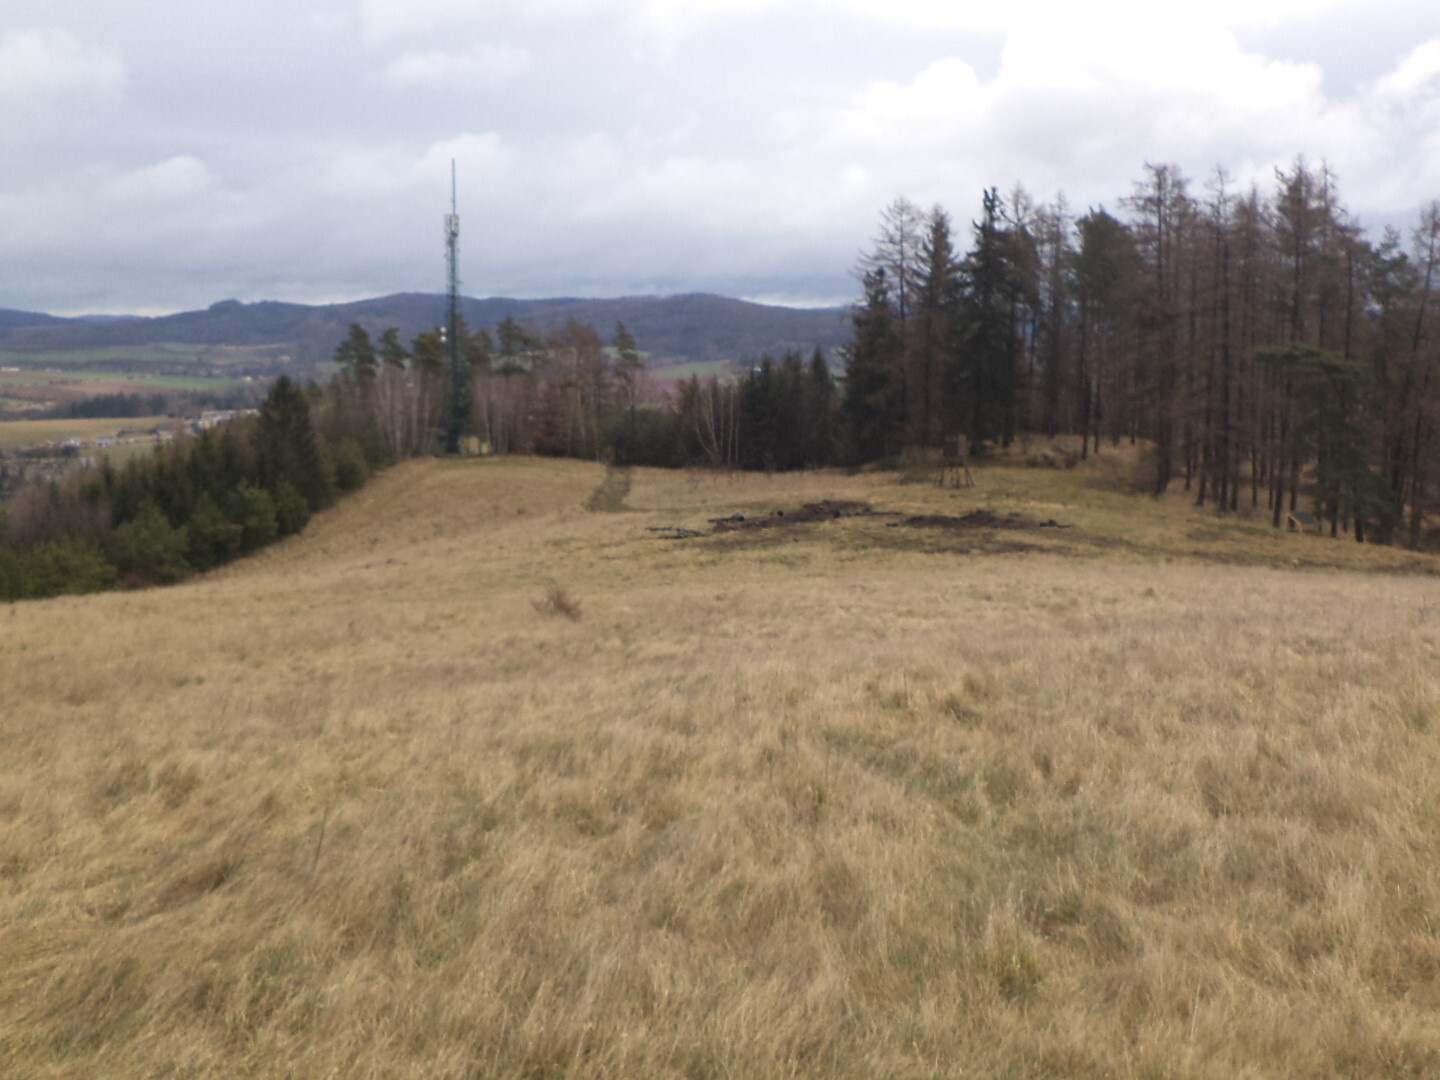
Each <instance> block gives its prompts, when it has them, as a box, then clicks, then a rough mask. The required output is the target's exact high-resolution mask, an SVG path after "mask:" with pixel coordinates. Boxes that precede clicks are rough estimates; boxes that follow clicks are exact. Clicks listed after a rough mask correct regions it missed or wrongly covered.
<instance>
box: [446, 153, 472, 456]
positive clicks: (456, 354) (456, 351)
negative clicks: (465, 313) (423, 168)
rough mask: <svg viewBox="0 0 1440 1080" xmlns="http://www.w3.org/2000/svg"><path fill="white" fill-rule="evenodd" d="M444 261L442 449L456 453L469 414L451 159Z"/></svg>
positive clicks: (458, 449) (458, 248) (451, 164)
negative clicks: (445, 418) (445, 417)
mask: <svg viewBox="0 0 1440 1080" xmlns="http://www.w3.org/2000/svg"><path fill="white" fill-rule="evenodd" d="M445 261H446V268H447V270H448V271H449V279H450V281H449V284H450V310H449V314H448V317H447V320H446V324H445V340H446V342H447V343H448V344H449V346H450V426H449V429H448V430H447V431H446V434H445V452H446V453H447V454H458V453H460V434H461V432H463V431H464V430H465V423H466V421H467V420H468V419H469V417H470V394H469V387H468V385H467V380H466V378H465V371H464V370H463V368H462V367H461V362H460V214H459V210H458V207H457V204H456V201H455V161H454V159H453V158H452V159H451V161H450V213H449V214H447V215H446V217H445Z"/></svg>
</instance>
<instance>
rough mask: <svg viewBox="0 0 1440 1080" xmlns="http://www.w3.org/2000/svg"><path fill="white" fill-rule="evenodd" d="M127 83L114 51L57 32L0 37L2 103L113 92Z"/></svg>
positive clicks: (16, 32) (11, 32)
mask: <svg viewBox="0 0 1440 1080" xmlns="http://www.w3.org/2000/svg"><path fill="white" fill-rule="evenodd" d="M124 81H125V67H124V65H123V64H122V63H121V62H120V58H119V56H118V55H116V54H115V53H114V52H112V51H110V50H108V49H103V48H100V47H98V46H94V45H87V44H85V43H84V42H82V41H80V40H79V39H78V38H76V37H75V36H74V35H72V34H70V33H68V32H66V31H64V30H57V29H31V30H9V31H6V32H5V33H4V34H3V35H0V100H6V99H11V100H17V101H31V102H33V101H35V100H36V99H43V98H50V97H55V96H56V95H59V94H65V93H69V92H85V91H89V92H101V93H104V92H111V91H115V90H118V89H119V88H120V87H121V85H122V84H123V83H124Z"/></svg>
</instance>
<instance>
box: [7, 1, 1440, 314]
mask: <svg viewBox="0 0 1440 1080" xmlns="http://www.w3.org/2000/svg"><path fill="white" fill-rule="evenodd" d="M7 7H8V8H9V9H10V10H9V11H8V12H7V16H6V21H5V26H4V27H3V28H0V43H3V42H5V41H9V40H11V35H14V34H27V33H32V32H33V33H41V34H42V37H41V38H39V39H37V40H43V41H49V42H50V43H51V44H52V45H53V44H54V43H56V42H61V43H65V44H64V45H63V46H58V48H60V51H61V52H64V50H65V49H69V50H71V53H72V54H73V55H80V56H84V57H89V58H91V59H92V60H93V61H94V63H93V64H91V65H90V66H89V67H87V68H86V69H85V71H86V72H87V73H88V74H86V78H88V79H89V82H88V83H87V82H86V81H85V79H79V80H78V81H77V80H75V79H73V78H72V89H71V90H70V91H67V92H65V93H56V94H51V95H48V96H47V95H43V94H27V95H26V96H25V99H24V100H25V102H26V106H27V110H28V112H29V113H30V114H31V115H30V116H28V118H26V117H18V114H17V118H16V119H15V122H12V123H7V124H6V125H5V126H4V127H3V129H0V235H3V236H5V237H6V248H5V250H6V258H5V259H4V260H3V261H0V307H23V308H34V309H39V310H49V311H56V312H74V311H83V310H111V311H124V310H135V311H154V310H174V309H178V308H182V307H195V306H203V305H206V304H208V303H210V302H212V301H213V300H215V299H218V298H221V297H226V296H237V297H240V298H242V299H247V300H251V299H261V298H272V299H293V300H308V301H316V300H327V299H339V298H345V297H356V296H363V295H374V294H379V293H385V292H392V291H401V290H412V289H424V290H438V289H440V288H441V285H442V282H443V276H444V269H443V261H442V247H441V234H440V225H439V223H440V219H441V216H442V215H443V214H444V213H445V211H446V209H447V204H448V200H449V162H450V160H451V158H452V157H453V158H455V159H456V160H457V161H458V163H459V173H460V212H461V217H462V220H463V234H462V245H463V247H462V268H463V272H464V277H465V282H466V287H467V291H469V292H472V293H475V294H511V295H532V296H533V295H554V294H566V293H568V294H612V295H613V294H620V293H639V292H652V291H658V292H669V291H688V290H710V291H723V292H729V293H734V294H740V295H749V296H764V297H767V298H791V299H797V300H798V299H806V300H826V301H834V300H842V299H845V298H847V297H849V296H851V295H853V293H854V290H855V284H854V281H853V278H852V277H851V268H852V266H853V264H854V261H855V256H856V253H857V251H858V250H859V249H860V248H861V247H862V246H864V245H865V244H866V243H867V241H868V238H869V236H870V235H871V233H872V232H873V228H874V222H875V219H876V216H877V215H878V213H879V210H880V209H881V207H883V206H884V205H885V204H886V203H888V202H889V201H890V200H891V199H892V198H893V197H894V196H895V195H897V194H900V193H906V194H908V195H910V196H911V197H912V198H914V199H915V200H916V201H917V202H919V203H921V204H922V205H928V204H930V203H932V202H936V201H939V202H941V203H943V204H944V205H946V206H947V207H948V208H949V209H950V210H951V211H952V213H953V214H954V216H955V217H956V218H957V220H958V221H960V222H964V221H967V220H968V219H969V218H970V217H971V216H973V214H974V213H975V207H976V205H977V204H978V199H979V192H980V189H981V188H982V187H984V186H986V185H989V184H998V185H1000V186H1001V187H1002V188H1004V187H1008V186H1010V185H1011V184H1013V183H1014V182H1015V181H1017V180H1019V181H1023V182H1024V184H1025V185H1026V187H1027V188H1028V189H1029V190H1030V191H1031V193H1032V194H1033V195H1035V196H1036V197H1038V198H1040V199H1049V198H1051V197H1053V196H1054V195H1055V193H1056V192H1057V191H1059V190H1062V189H1063V190H1064V191H1065V193H1066V195H1067V196H1068V197H1069V199H1070V202H1071V204H1072V205H1076V206H1084V205H1086V204H1090V203H1096V202H1102V201H1103V202H1106V203H1107V204H1110V205H1112V206H1113V205H1114V203H1115V202H1116V200H1118V199H1119V198H1120V197H1121V196H1123V195H1125V194H1127V193H1128V192H1129V190H1130V186H1131V183H1132V181H1133V180H1134V179H1135V178H1136V177H1137V176H1138V174H1139V172H1140V170H1141V167H1142V165H1143V163H1144V162H1145V161H1146V160H1153V159H1156V158H1161V157H1163V158H1165V159H1167V160H1176V161H1178V162H1179V163H1180V164H1181V165H1182V167H1183V168H1185V169H1186V171H1187V172H1189V173H1190V174H1191V175H1192V176H1194V177H1196V178H1197V180H1198V179H1203V178H1204V176H1205V175H1206V174H1207V173H1208V172H1209V171H1210V169H1211V168H1212V167H1213V166H1214V165H1216V164H1223V165H1227V166H1229V167H1230V168H1231V169H1232V170H1237V171H1239V170H1249V171H1252V172H1253V173H1254V174H1255V175H1256V176H1258V177H1259V178H1260V179H1261V181H1262V182H1265V181H1266V178H1267V177H1268V171H1267V170H1269V169H1271V168H1273V165H1274V164H1276V163H1283V162H1286V161H1288V160H1289V159H1290V158H1291V157H1292V156H1293V155H1294V154H1296V153H1300V152H1303V153H1306V154H1309V155H1310V156H1311V157H1313V158H1320V157H1327V158H1329V159H1331V162H1332V164H1334V165H1335V166H1336V167H1337V169H1338V171H1339V172H1340V175H1341V180H1342V191H1343V194H1344V196H1345V197H1346V199H1347V201H1348V202H1349V203H1351V204H1352V207H1353V208H1354V209H1356V210H1357V212H1359V213H1361V215H1362V217H1365V218H1366V219H1367V220H1378V218H1379V217H1380V215H1382V214H1390V215H1395V214H1402V215H1403V214H1406V213H1413V211H1414V210H1415V209H1418V207H1419V205H1420V204H1421V203H1422V202H1424V201H1425V200H1426V199H1428V198H1430V197H1433V196H1434V195H1436V194H1440V192H1434V191H1430V192H1427V191H1426V190H1425V185H1426V184H1432V185H1433V184H1434V182H1435V181H1434V177H1435V176H1436V175H1437V171H1436V170H1437V166H1440V159H1437V157H1436V153H1437V149H1436V147H1435V146H1434V144H1433V143H1434V140H1433V136H1430V135H1428V133H1429V132H1433V131H1435V130H1440V114H1437V112H1436V111H1435V110H1436V101H1437V100H1440V87H1437V86H1434V85H1428V84H1424V83H1423V80H1422V84H1421V85H1419V86H1418V87H1414V88H1412V89H1411V90H1410V91H1409V92H1408V93H1407V95H1406V96H1404V97H1403V100H1402V101H1401V102H1400V103H1399V104H1398V105H1397V104H1396V103H1394V102H1385V101H1382V100H1381V98H1380V97H1379V96H1377V95H1379V93H1380V91H1379V89H1378V87H1379V86H1380V83H1381V80H1382V79H1383V78H1384V76H1385V75H1386V74H1387V73H1389V72H1393V71H1395V70H1396V69H1397V68H1398V66H1399V65H1400V63H1401V62H1402V60H1403V59H1404V58H1405V57H1406V56H1407V55H1409V54H1410V52H1411V50H1412V49H1413V48H1414V47H1415V46H1416V45H1417V44H1419V41H1417V40H1416V37H1415V34H1416V28H1415V25H1414V23H1413V20H1412V21H1410V22H1404V21H1401V20H1397V22H1396V28H1395V31H1394V32H1393V33H1388V34H1387V32H1386V30H1385V28H1384V27H1383V26H1379V27H1369V28H1368V29H1367V31H1366V34H1365V35H1364V36H1363V42H1364V50H1365V52H1366V57H1367V59H1366V60H1365V62H1364V64H1358V62H1357V64H1352V65H1351V66H1350V67H1345V66H1344V65H1341V64H1340V62H1339V61H1338V60H1335V59H1334V56H1335V55H1337V54H1338V53H1339V52H1341V51H1343V42H1342V41H1340V40H1339V39H1341V38H1343V36H1344V31H1345V26H1344V21H1343V19H1342V18H1341V17H1340V15H1334V16H1326V17H1325V18H1324V19H1316V20H1311V21H1307V20H1305V19H1301V20H1300V23H1301V24H1303V25H1304V26H1305V27H1308V28H1309V29H1308V30H1307V32H1308V33H1309V34H1310V38H1308V39H1306V40H1307V41H1309V44H1306V45H1304V47H1301V46H1298V45H1292V46H1285V45H1284V44H1283V43H1284V41H1285V39H1284V34H1283V30H1284V26H1285V25H1290V24H1288V23H1287V24H1283V25H1282V26H1281V27H1280V29H1279V30H1277V31H1276V32H1274V33H1270V32H1268V31H1265V32H1261V31H1251V30H1245V31H1242V32H1240V46H1241V48H1240V49H1239V50H1238V52H1235V53H1233V54H1230V53H1227V54H1226V55H1225V56H1224V57H1221V58H1220V59H1221V60H1223V61H1224V63H1226V64H1229V65H1231V67H1230V68H1229V69H1227V70H1230V71H1233V72H1238V73H1240V76H1243V77H1244V78H1246V79H1250V80H1253V86H1254V87H1255V88H1256V89H1255V94H1254V95H1252V96H1258V97H1260V98H1262V99H1263V100H1259V101H1249V100H1245V99H1244V98H1243V96H1239V97H1237V96H1235V95H1231V96H1227V95H1225V94H1223V93H1217V92H1216V90H1217V89H1218V88H1216V87H1213V86H1208V85H1206V84H1205V83H1204V78H1203V74H1202V76H1197V77H1196V79H1193V80H1192V83H1191V84H1186V85H1184V86H1173V85H1172V86H1168V87H1161V88H1158V89H1157V88H1152V87H1147V86H1146V85H1145V84H1144V83H1143V82H1141V81H1138V80H1140V79H1141V77H1142V76H1138V75H1131V76H1127V75H1126V73H1125V72H1124V71H1121V70H1119V69H1118V68H1117V67H1116V65H1119V66H1120V67H1123V65H1124V63H1125V55H1124V53H1123V50H1119V51H1117V52H1116V53H1115V55H1114V56H1111V57H1109V58H1108V59H1107V61H1106V62H1107V63H1109V64H1110V65H1111V68H1104V69H1097V70H1095V71H1092V72H1090V73H1089V74H1087V75H1086V76H1085V79H1086V80H1087V81H1086V82H1085V83H1084V85H1083V87H1080V88H1069V89H1066V88H1062V87H1057V86H1056V85H1054V81H1053V80H1052V79H1049V78H1048V77H1046V76H1045V67H1044V64H1043V63H1037V64H1035V65H1032V66H1026V64H1024V63H1022V62H1021V60H1022V59H1023V52H1022V51H1017V50H1016V49H1013V48H1008V47H1006V46H1007V42H1008V43H1011V44H1013V43H1014V42H1015V41H1017V40H1019V39H1018V38H1017V37H1016V36H1015V35H1014V34H1013V33H1012V34H1011V35H1010V36H1009V37H1007V36H1006V34H1005V32H1004V31H1003V30H996V29H988V30H987V29H974V28H971V27H967V26H965V25H962V24H960V23H957V22H955V21H954V20H948V21H947V22H945V23H942V24H936V25H926V24H925V22H924V19H923V18H922V15H923V8H922V7H919V6H916V5H911V6H910V7H909V8H907V12H908V17H907V18H905V19H903V20H901V19H894V20H887V19H886V18H885V17H884V16H883V11H884V7H885V5H883V4H859V3H856V4H851V5H844V6H840V5H827V6H824V7H821V6H818V5H812V4H806V3H802V2H800V0H772V2H770V3H761V4H755V5H742V6H741V7H739V8H737V9H735V10H728V11H727V10H721V9H720V8H719V6H718V5H716V4H713V3H711V4H704V5H701V7H700V9H699V14H698V15H697V14H695V13H693V12H690V13H687V12H686V11H682V10H681V9H680V8H679V7H676V6H674V5H671V4H669V2H668V0H667V2H666V3H664V4H656V3H650V2H647V3H626V2H624V0H603V2H590V0H531V2H527V3H520V2H519V0H500V2H496V3H486V4H477V3H473V2H470V0H403V2H402V0H366V2H364V3H360V2H348V3H341V2H338V0H335V2H330V3H314V4H309V5H303V6H301V7H300V8H299V9H298V10H297V7H296V5H295V4H294V3H293V2H287V3H284V4H282V3H279V2H278V0H253V2H252V3H250V4H246V5H229V6H225V7H222V8H215V7H214V6H213V5H196V4H190V3H182V2H180V0H130V2H127V3H124V4H115V3H113V2H110V3H99V2H97V0H71V2H70V3H67V4H65V5H63V6H62V5H56V4H54V3H53V0H46V2H45V3H38V2H36V0H11V3H10V4H9V5H7ZM1358 10H1360V9H1359V8H1358V7H1356V6H1355V5H1346V6H1344V7H1343V8H1342V11H1341V15H1343V14H1345V13H1346V12H1348V14H1349V16H1350V17H1351V18H1354V17H1355V13H1356V12H1357V11H1358ZM1326 20H1328V21H1326ZM1293 21H1294V20H1292V22H1293ZM1297 25H1299V24H1297ZM1026 30H1027V33H1030V34H1031V35H1032V39H1031V40H1032V43H1038V45H1039V46H1042V47H1049V46H1048V45H1046V43H1045V41H1044V40H1043V39H1033V33H1034V31H1035V27H1033V26H1032V27H1027V28H1026ZM1207 40H1208V39H1207ZM1216 40H1222V39H1220V38H1217V39H1216ZM1050 44H1056V43H1054V42H1052V43H1050ZM1064 45H1065V42H1064V41H1060V42H1058V47H1061V48H1063V46H1064ZM3 48H4V45H3V44H0V49H3ZM1042 51H1043V49H1042ZM1247 52H1248V53H1249V54H1253V55H1252V56H1251V58H1250V59H1247V58H1246V56H1245V55H1244V54H1245V53H1247ZM1060 55H1063V53H1062V54H1060ZM1237 57H1238V59H1237ZM1256 58H1258V60H1257V59H1256ZM1266 59H1268V60H1271V61H1286V62H1288V63H1289V64H1290V65H1291V67H1283V66H1282V67H1274V66H1272V67H1269V68H1267V67H1265V66H1264V65H1263V64H1262V63H1260V62H1259V61H1261V60H1266ZM1203 60H1204V57H1201V58H1200V61H1203ZM1252 61H1253V62H1252ZM1197 63H1198V67H1199V70H1201V71H1202V73H1203V71H1204V70H1205V69H1204V64H1203V62H1197ZM1307 64H1308V65H1314V66H1313V67H1311V68H1303V67H1295V66H1294V65H1307ZM1332 65H1337V66H1333V67H1332ZM1153 66H1154V65H1152V67H1153ZM57 70H58V69H57ZM117 71H118V72H119V76H118V77H117V75H116V72H117ZM1306 71H1311V72H1314V71H1319V72H1321V75H1322V76H1323V77H1316V78H1309V77H1308V76H1307V75H1306V74H1305V73H1306ZM1339 71H1343V72H1344V75H1343V78H1342V77H1339V76H1336V75H1335V74H1334V73H1335V72H1339ZM966 72H968V73H969V74H968V75H966V74H965V73H966ZM927 73H928V74H927ZM1145 77H1149V76H1145ZM1237 77H1239V76H1237ZM3 79H4V76H3V74H0V93H3ZM1427 138H1430V140H1431V142H1430V144H1429V146H1430V148H1429V149H1428V150H1427V149H1425V147H1426V145H1427V143H1426V139H1427Z"/></svg>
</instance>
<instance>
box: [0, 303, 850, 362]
mask: <svg viewBox="0 0 1440 1080" xmlns="http://www.w3.org/2000/svg"><path fill="white" fill-rule="evenodd" d="M462 314H463V316H464V318H465V320H466V322H467V323H469V325H470V326H471V327H472V328H480V327H494V326H495V325H497V324H498V323H500V322H501V321H502V320H503V319H504V318H505V317H506V316H512V317H513V318H515V319H516V320H517V321H518V322H520V323H521V324H522V325H525V326H527V327H529V328H530V329H533V330H535V331H536V332H538V333H540V334H544V333H546V332H547V331H549V330H551V329H552V328H556V327H559V326H561V325H563V324H564V323H565V322H566V321H567V320H569V319H572V318H573V319H578V320H579V321H581V322H583V323H588V324H589V325H591V326H593V327H594V328H595V329H596V330H597V331H598V332H599V333H600V334H601V336H602V337H604V338H605V339H606V340H608V339H609V337H610V335H611V333H612V332H613V331H614V329H615V324H616V322H623V323H624V324H625V325H626V327H627V328H628V329H629V330H630V332H631V333H632V334H633V335H634V336H635V339H636V341H637V342H638V343H639V346H640V348H641V350H642V351H643V352H644V353H645V354H646V355H647V358H648V360H649V362H650V363H651V364H665V363H679V362H684V361H702V360H722V359H728V360H750V359H755V358H758V357H759V356H760V355H761V354H762V353H770V354H772V355H774V356H779V355H780V354H782V353H784V352H785V351H786V350H788V349H800V350H803V351H805V352H807V353H808V352H809V351H811V350H813V349H814V348H815V347H816V346H819V347H820V348H822V349H824V350H826V352H827V353H828V352H832V351H833V350H834V349H835V348H836V347H837V346H839V345H841V344H843V343H844V342H845V341H846V340H848V338H849V335H850V324H849V320H848V319H847V317H846V313H845V311H844V310H843V309H840V308H821V309H797V308H782V307H772V306H768V305H764V304H755V303H750V302H748V301H744V300H732V299H729V298H726V297H722V296H710V295H704V294H691V295H686V296H667V297H626V298H621V299H613V300H587V299H569V298H566V299H549V300H508V299H503V298H494V299H484V300H480V299H471V298H465V299H464V300H463V301H462ZM444 320H445V298H444V297H443V296H435V295H425V294H420V293H402V294H398V295H395V296H386V297H381V298H379V299H374V300H361V301H357V302H354V303H348V304H329V305H322V306H307V305H304V304H286V303H277V302H271V301H262V302H259V303H252V304H244V303H240V302H239V301H236V300H225V301H222V302H220V303H217V304H214V305H213V306H211V307H210V308H208V309H207V310H205V311H187V312H182V313H180V314H177V315H166V316H162V317H159V318H123V319H55V318H52V317H50V316H43V315H33V314H29V313H23V312H10V311H5V312H0V349H6V350H34V351H43V350H57V349H93V348H105V347H114V346H121V347H124V346H142V345H153V344H159V343H182V344H198V345H244V346H275V347H283V348H285V349H288V350H291V354H292V355H293V356H294V358H295V360H296V361H297V362H298V363H299V364H300V365H302V366H315V365H318V364H321V363H323V362H325V361H328V360H329V359H330V358H331V356H332V355H333V354H334V352H335V348H336V346H337V345H339V343H340V342H341V340H342V339H343V338H344V336H345V331H346V328H347V327H348V326H349V325H350V324H351V323H352V322H359V323H361V324H362V325H364V326H365V327H367V328H368V329H370V330H371V331H372V332H374V333H377V334H378V333H379V332H380V331H383V330H384V329H385V328H386V327H390V326H396V327H399V329H400V331H401V335H402V337H404V338H405V339H406V340H408V339H410V338H412V337H413V336H414V335H416V334H418V333H420V332H421V331H423V330H428V329H431V328H433V327H435V326H438V325H440V324H442V323H443V322H444Z"/></svg>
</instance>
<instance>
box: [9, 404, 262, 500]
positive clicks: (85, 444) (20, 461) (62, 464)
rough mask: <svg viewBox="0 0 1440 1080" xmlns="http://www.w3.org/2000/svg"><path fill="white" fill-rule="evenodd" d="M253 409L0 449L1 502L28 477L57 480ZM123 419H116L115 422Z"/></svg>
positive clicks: (251, 413) (212, 412)
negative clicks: (130, 450) (119, 454)
mask: <svg viewBox="0 0 1440 1080" xmlns="http://www.w3.org/2000/svg"><path fill="white" fill-rule="evenodd" d="M256 415H258V410H256V409H207V410H205V411H204V412H202V413H201V414H200V415H199V417H198V418H196V419H193V420H173V421H169V422H167V423H164V424H157V425H155V426H154V427H150V428H147V429H145V430H143V431H127V430H125V429H123V428H122V429H121V430H120V431H118V432H117V433H115V434H113V435H97V436H96V437H95V438H93V439H65V440H64V441H60V442H43V443H36V444H35V445H34V446H27V447H24V448H21V449H12V450H6V449H3V448H0V501H3V500H5V499H8V498H10V497H11V496H12V495H14V494H15V492H16V491H18V490H20V488H21V487H22V486H24V485H25V484H27V483H29V482H30V481H31V480H59V479H60V478H61V477H62V476H64V475H65V474H66V473H67V472H69V471H70V470H71V469H94V468H98V467H99V465H100V463H101V462H102V461H104V460H105V459H106V458H108V457H110V456H111V455H112V454H114V453H115V452H116V451H117V450H119V449H121V448H127V450H128V448H131V447H139V446H144V445H163V444H165V443H168V442H171V441H173V440H174V439H175V437H176V436H177V435H180V434H185V433H188V434H192V435H198V434H200V433H201V432H202V431H209V430H210V429H212V428H216V427H219V426H221V425H222V424H228V423H230V422H231V421H232V420H236V419H239V418H241V417H245V416H256ZM123 423H124V421H120V420H117V421H116V424H117V425H119V424H123Z"/></svg>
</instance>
